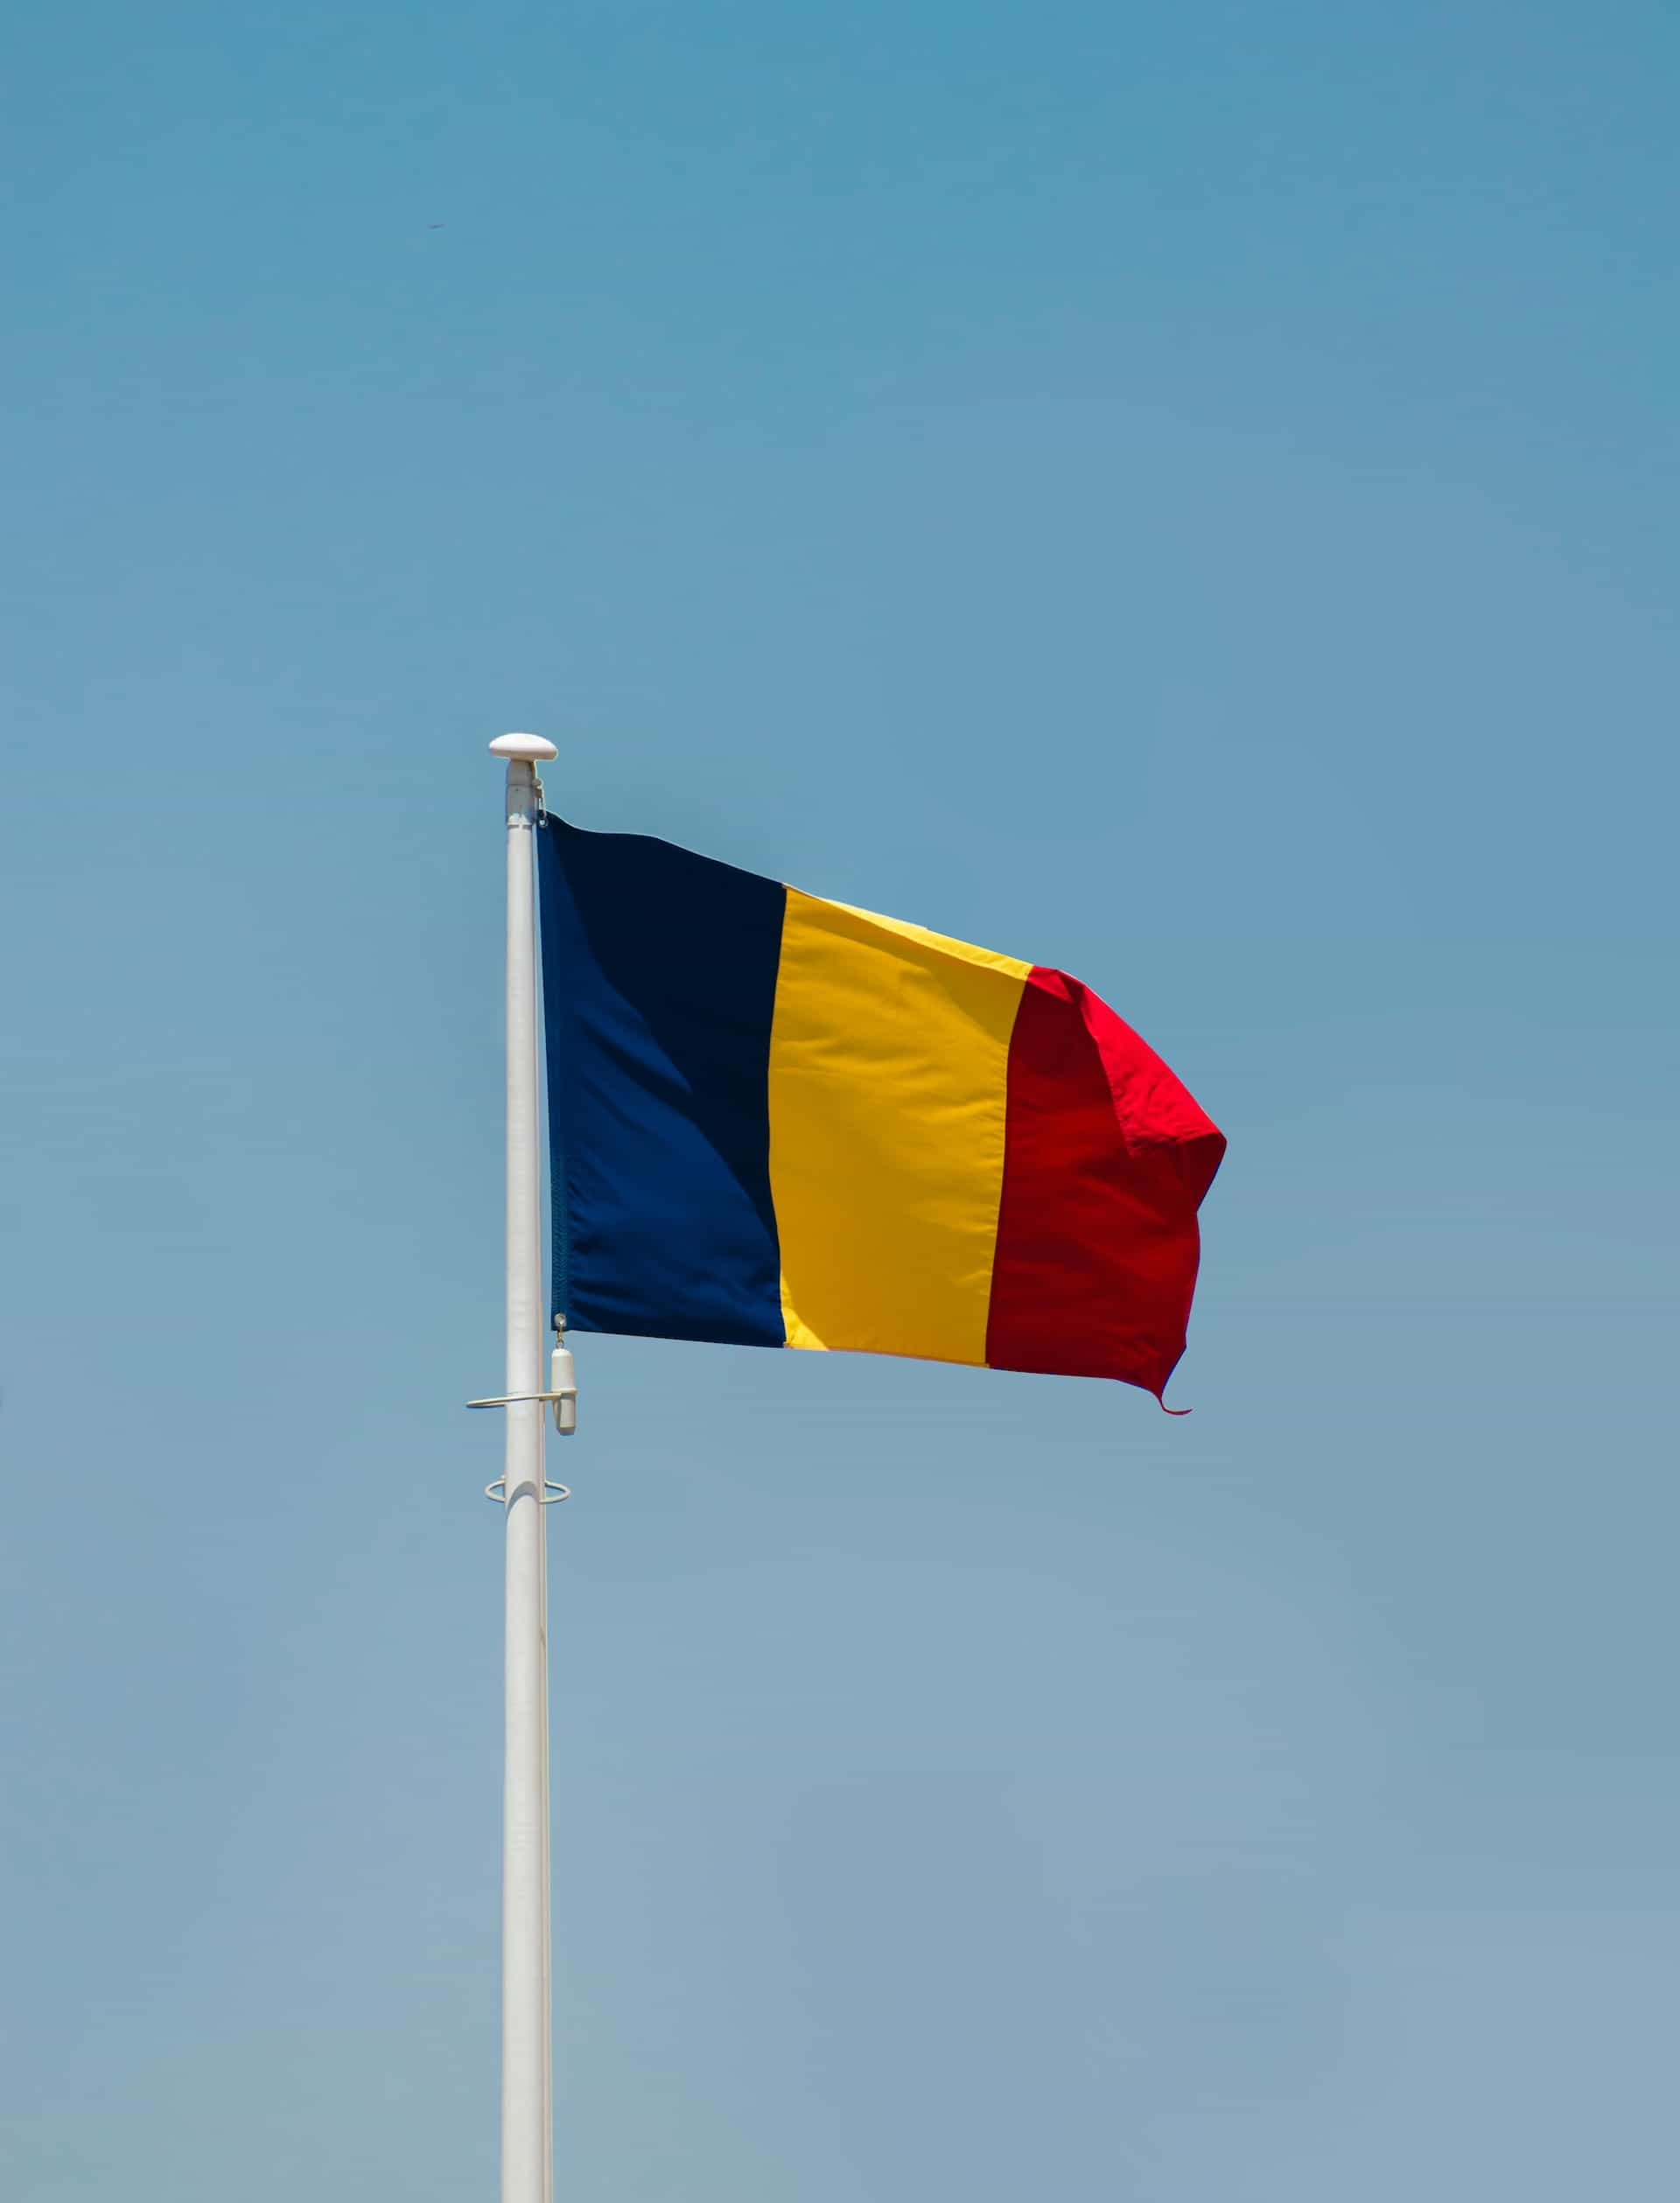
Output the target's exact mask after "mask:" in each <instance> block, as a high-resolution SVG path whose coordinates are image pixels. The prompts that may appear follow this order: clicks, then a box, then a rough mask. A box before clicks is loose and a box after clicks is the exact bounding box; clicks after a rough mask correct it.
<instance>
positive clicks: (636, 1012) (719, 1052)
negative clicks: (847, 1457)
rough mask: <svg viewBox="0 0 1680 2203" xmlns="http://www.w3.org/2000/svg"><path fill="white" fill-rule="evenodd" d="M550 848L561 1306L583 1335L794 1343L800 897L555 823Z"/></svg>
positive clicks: (548, 915) (546, 911)
mask: <svg viewBox="0 0 1680 2203" xmlns="http://www.w3.org/2000/svg"><path fill="white" fill-rule="evenodd" d="M537 850H538V861H537V878H538V891H539V895H540V899H541V909H542V993H543V1009H544V1021H545V1030H546V1038H547V1048H548V1068H549V1143H550V1155H551V1162H552V1170H551V1185H552V1187H553V1196H554V1233H555V1263H554V1276H555V1291H556V1312H561V1311H562V1310H563V1313H564V1315H565V1317H566V1319H567V1321H568V1322H569V1323H570V1324H572V1325H576V1326H577V1329H578V1330H580V1331H613V1332H632V1333H634V1334H636V1335H638V1336H641V1337H643V1338H662V1339H715V1340H718V1341H721V1342H723V1343H725V1344H729V1345H735V1346H781V1344H782V1343H783V1335H784V1334H783V1327H782V1315H781V1251H780V1248H779V1247H778V1244H777V1239H776V1216H775V1209H774V1205H773V1203H772V1201H771V1198H770V1114H769V1062H770V1023H771V1016H772V1012H773V1011H774V1005H775V995H776V972H777V967H778V964H779V962H780V960H781V923H782V913H783V910H784V908H785V906H786V903H787V891H786V889H785V888H783V887H782V886H781V884H780V883H779V882H778V881H775V880H768V879H761V878H759V877H758V875H757V874H756V873H753V872H742V871H736V870H735V868H734V867H733V866H732V865H729V864H716V863H714V862H713V861H712V860H711V858H710V857H696V856H693V855H692V854H690V851H688V850H681V849H676V848H674V847H673V846H672V844H671V843H669V842H656V841H653V840H650V839H648V838H647V837H646V836H641V835H637V834H586V833H584V832H583V831H582V830H581V829H579V828H577V827H575V826H568V825H566V824H565V823H564V822H563V821H562V820H559V819H556V818H553V817H550V818H549V820H548V822H547V823H546V824H545V825H544V826H543V828H542V830H541V832H540V833H539V835H538V837H537ZM562 1292H563V1293H564V1294H565V1295H566V1298H565V1301H564V1303H563V1304H562V1303H561V1301H560V1295H561V1294H562Z"/></svg>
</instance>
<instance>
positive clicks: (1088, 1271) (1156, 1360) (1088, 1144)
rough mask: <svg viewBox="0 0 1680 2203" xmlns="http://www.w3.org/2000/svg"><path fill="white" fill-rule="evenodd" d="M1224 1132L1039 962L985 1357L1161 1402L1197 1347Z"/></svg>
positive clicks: (1014, 1093) (1028, 1003)
mask: <svg viewBox="0 0 1680 2203" xmlns="http://www.w3.org/2000/svg"><path fill="white" fill-rule="evenodd" d="M1224 1152H1225V1136H1224V1134H1223V1133H1222V1132H1221V1131H1219V1130H1218V1129H1217V1128H1216V1127H1215V1125H1214V1124H1213V1123H1212V1122H1210V1120H1209V1119H1208V1117H1207V1116H1206V1115H1204V1114H1203V1113H1202V1111H1201V1109H1200V1108H1198V1107H1197V1105H1196V1103H1195V1101H1194V1100H1193V1099H1192V1098H1191V1096H1190V1095H1189V1094H1188V1093H1187V1090H1186V1089H1185V1088H1183V1087H1182V1086H1180V1083H1179V1081H1178V1080H1177V1079H1176V1078H1174V1077H1173V1074H1172V1072H1170V1071H1169V1070H1168V1069H1167V1067H1166V1065H1165V1064H1164V1063H1163V1062H1162V1061H1161V1060H1160V1058H1159V1056H1158V1055H1157V1054H1156V1053H1154V1051H1153V1050H1152V1049H1151V1048H1147V1047H1145V1045H1144V1043H1143V1042H1142V1041H1141V1040H1140V1039H1138V1035H1137V1034H1136V1033H1135V1032H1133V1031H1132V1030H1131V1026H1130V1025H1124V1024H1122V1022H1121V1020H1120V1019H1119V1018H1117V1017H1116V1016H1115V1014H1114V1012H1113V1011H1112V1010H1110V1008H1109V1007H1108V1005H1107V1004H1106V1003H1103V1002H1100V1001H1099V1000H1098V999H1097V997H1096V996H1095V995H1094V994H1091V993H1090V992H1089V990H1087V989H1086V988H1084V987H1082V986H1081V984H1080V983H1079V982H1078V980H1076V979H1069V978H1068V976H1067V974H1066V973H1065V972H1060V971H1050V970H1047V969H1044V968H1043V967H1042V966H1040V967H1038V968H1036V969H1034V970H1033V974H1032V976H1031V977H1030V978H1029V979H1028V981H1027V983H1026V986H1025V987H1024V988H1023V989H1022V990H1021V1006H1020V1010H1019V1014H1018V1015H1017V1018H1016V1020H1015V1030H1014V1033H1013V1036H1012V1039H1011V1041H1010V1049H1009V1108H1008V1119H1007V1129H1006V1139H1005V1153H1004V1191H1003V1199H1002V1203H1001V1206H1000V1208H999V1212H998V1248H997V1253H996V1255H995V1257H994V1260H993V1264H992V1276H991V1311H990V1316H989V1319H988V1324H987V1331H986V1360H987V1362H988V1363H989V1364H990V1365H991V1367H992V1368H994V1369H1040V1370H1045V1371H1048V1372H1052V1373H1054V1374H1061V1375H1064V1376H1077V1377H1118V1378H1121V1379H1123V1380H1124V1381H1125V1382H1126V1383H1128V1384H1135V1385H1142V1386H1143V1388H1144V1389H1145V1391H1147V1392H1152V1393H1153V1394H1154V1395H1156V1397H1157V1398H1158V1399H1159V1397H1160V1395H1161V1393H1162V1391H1163V1390H1164V1389H1165V1388H1166V1381H1167V1379H1168V1378H1169V1377H1170V1376H1171V1375H1172V1374H1173V1368H1174V1366H1175V1365H1176V1364H1177V1362H1178V1360H1179V1357H1180V1354H1182V1353H1183V1352H1184V1333H1185V1325H1186V1324H1187V1321H1188V1319H1189V1315H1190V1297H1191V1295H1192V1293H1193V1292H1194V1290H1195V1283H1196V1262H1197V1258H1198V1255H1199V1253H1200V1248H1201V1241H1200V1237H1199V1234H1198V1233H1197V1229H1196V1209H1197V1206H1198V1205H1199V1204H1200V1202H1201V1197H1202V1195H1203V1194H1204V1193H1205V1192H1207V1191H1208V1186H1209V1185H1211V1184H1212V1182H1213V1177H1214V1172H1215V1171H1216V1170H1217V1169H1218V1168H1219V1164H1220V1157H1222V1155H1223V1154H1224Z"/></svg>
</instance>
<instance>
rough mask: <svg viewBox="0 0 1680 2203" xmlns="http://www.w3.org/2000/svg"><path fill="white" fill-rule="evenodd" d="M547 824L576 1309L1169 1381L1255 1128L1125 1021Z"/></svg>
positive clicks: (746, 1337)
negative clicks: (1205, 1093) (1216, 1102)
mask: <svg viewBox="0 0 1680 2203" xmlns="http://www.w3.org/2000/svg"><path fill="white" fill-rule="evenodd" d="M537 842H538V860H539V861H538V877H539V881H540V894H541V908H542V969H543V993H544V997H545V1004H546V1018H547V1034H548V1061H549V1127H550V1140H551V1143H552V1146H553V1157H552V1160H553V1169H552V1173H551V1176H552V1185H553V1188H554V1227H555V1262H554V1280H555V1301H556V1312H557V1313H560V1314H563V1316H564V1317H565V1319H566V1321H567V1322H568V1324H570V1325H571V1326H572V1327H573V1328H574V1329H577V1330H581V1331H608V1332H634V1333H637V1334H640V1335H641V1336H644V1337H655V1338H667V1339H714V1340H718V1341H722V1342H725V1343H732V1344H735V1345H740V1346H807V1347H845V1348H851V1349H855V1350H860V1351H863V1352H865V1353H893V1354H914V1355H921V1356H925V1357H927V1358H928V1359H931V1360H938V1361H956V1362H970V1363H974V1364H977V1365H984V1366H986V1367H991V1368H995V1369H1034V1370H1043V1371H1048V1372H1055V1373H1060V1374H1066V1375H1076V1376H1092V1377H1117V1378H1120V1379H1123V1380H1124V1381H1125V1382H1127V1383H1129V1384H1136V1385H1141V1386H1143V1387H1144V1388H1145V1389H1146V1390H1147V1391H1149V1392H1152V1393H1153V1394H1154V1395H1156V1397H1157V1398H1159V1396H1160V1395H1161V1392H1162V1390H1163V1388H1165V1386H1166V1381H1167V1379H1168V1377H1169V1376H1171V1374H1172V1373H1173V1367H1174V1365H1175V1364H1176V1363H1177V1361H1178V1360H1179V1357H1180V1354H1181V1353H1183V1351H1184V1339H1185V1325H1186V1323H1187V1319H1188V1317H1189V1312H1190V1301H1191V1295H1192V1293H1193V1292H1194V1287H1195V1281H1196V1263H1197V1258H1198V1249H1199V1241H1198V1234H1197V1224H1196V1211H1197V1208H1198V1206H1199V1205H1200V1203H1201V1199H1202V1196H1203V1194H1204V1193H1206V1192H1207V1190H1208V1185H1210V1184H1211V1182H1212V1179H1213V1176H1214V1173H1215V1171H1216V1170H1217V1169H1218V1167H1219V1163H1220V1158H1221V1157H1222V1155H1223V1153H1224V1150H1225V1141H1224V1136H1223V1135H1222V1133H1220V1132H1219V1131H1218V1130H1217V1129H1215V1126H1214V1125H1213V1123H1212V1122H1210V1121H1209V1119H1208V1117H1207V1116H1206V1115H1204V1114H1203V1113H1202V1111H1201V1108H1198V1106H1197V1104H1196V1103H1195V1101H1194V1100H1193V1099H1192V1098H1191V1096H1190V1095H1189V1094H1188V1093H1187V1091H1186V1089H1185V1088H1184V1087H1183V1086H1181V1085H1180V1082H1179V1081H1178V1080H1177V1079H1176V1078H1175V1077H1174V1076H1173V1073H1172V1072H1171V1071H1169V1070H1168V1069H1167V1067H1166V1065H1165V1064H1164V1063H1163V1062H1162V1061H1161V1060H1160V1058H1159V1056H1157V1055H1155V1054H1154V1053H1152V1050H1150V1049H1149V1048H1147V1047H1146V1046H1145V1045H1144V1043H1143V1042H1142V1041H1141V1040H1140V1039H1138V1036H1137V1034H1136V1033H1135V1032H1132V1031H1131V1027H1130V1026H1129V1025H1124V1024H1123V1023H1122V1022H1121V1020H1120V1019H1119V1018H1117V1017H1116V1015H1115V1014H1114V1012H1113V1011H1111V1010H1110V1009H1109V1008H1108V1007H1107V1005H1106V1004H1103V1002H1100V1001H1099V1000H1098V999H1097V997H1096V996H1095V995H1093V994H1091V993H1090V992H1089V990H1087V989H1086V988H1084V987H1082V986H1081V984H1080V983H1079V982H1078V981H1077V980H1076V979H1070V978H1068V976H1067V975H1066V974H1065V973H1063V972H1060V971H1053V970H1049V969H1046V968H1045V967H1043V966H1041V965H1037V964H1030V963H1026V962H1022V961H1021V960H1020V959H1019V957H1014V956H1001V955H994V954H993V953H992V952H991V950H990V949H985V948H972V947H970V945H969V944H968V943H967V942H966V941H950V940H948V939H946V938H945V936H944V935H942V934H935V933H929V932H928V931H927V930H926V929H925V928H923V927H920V926H911V925H906V924H903V923H901V922H900V920H896V919H892V918H879V917H877V916H875V915H874V914H873V913H871V912H868V911H862V910H854V909H852V908H851V906H848V905H847V904H844V903H835V902H827V901H824V900H823V899H821V898H820V897H817V896H814V895H807V894H804V893H802V892H801V891H800V890H799V889H797V888H793V887H784V886H783V885H781V883H780V882H778V881H775V880H771V879H764V878H760V877H759V876H758V875H757V874H755V873H752V872H744V871H738V870H736V869H735V868H734V867H733V866H732V865H728V864H718V863H715V862H714V861H713V860H711V858H708V857H697V856H695V855H693V854H692V853H691V852H690V851H689V850H682V849H677V848H675V847H673V846H672V845H671V844H670V843H667V842H658V841H652V840H648V839H645V838H643V837H641V836H634V835H627V834H588V833H584V832H582V831H581V830H580V829H577V828H576V827H572V826H568V825H566V824H564V823H563V822H562V821H560V820H559V819H556V818H554V817H552V816H550V817H549V819H548V820H547V822H546V823H545V824H544V826H543V827H542V830H541V831H540V833H539V835H538V836H537Z"/></svg>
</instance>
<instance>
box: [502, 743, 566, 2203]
mask: <svg viewBox="0 0 1680 2203" xmlns="http://www.w3.org/2000/svg"><path fill="white" fill-rule="evenodd" d="M490 748H491V751H492V752H493V754H494V755H495V756H497V757H500V758H505V759H507V1391H508V1393H509V1395H513V1396H512V1397H510V1400H509V1402H508V1406H507V1457H506V1473H505V1479H504V1486H503V1500H504V1507H505V1513H506V1517H507V1644H506V1662H507V1745H506V1752H507V1756H506V1759H505V1762H504V1770H503V1781H502V1826H501V2203H553V2194H554V2180H553V2169H552V2165H551V2162H550V2152H551V2148H552V2142H551V2136H552V2129H553V2114H552V2096H551V2089H552V2068H553V2052H552V2046H551V2039H550V2031H551V2018H550V2011H549V1764H548V1761H549V1753H548V1659H549V1647H548V1617H547V1612H546V1580H545V1579H546V1573H547V1571H546V1569H545V1566H544V1549H545V1545H546V1538H545V1535H544V1527H543V1512H542V1491H543V1485H542V1402H541V1401H540V1400H539V1399H536V1398H534V1397H532V1396H531V1395H535V1394H540V1393H541V1392H542V1344H543V1332H544V1325H543V1309H542V1157H541V1156H540V1154H539V1151H538V1144H537V1132H538V1127H537V1069H536V1065H537V1036H536V945H535V863H536V850H535V833H536V812H537V796H536V766H537V765H538V763H539V762H541V761H542V760H544V759H549V758H552V757H554V756H555V755H556V750H555V746H554V745H553V743H551V742H545V741H543V740H542V738H541V737H540V736H537V735H534V734H504V735H500V736H498V738H496V740H495V741H493V743H492V744H491V745H490ZM520 1395H522V1396H520Z"/></svg>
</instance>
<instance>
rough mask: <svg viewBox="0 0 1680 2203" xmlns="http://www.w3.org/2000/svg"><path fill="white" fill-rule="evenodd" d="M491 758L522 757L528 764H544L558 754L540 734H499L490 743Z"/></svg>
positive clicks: (550, 743)
mask: <svg viewBox="0 0 1680 2203" xmlns="http://www.w3.org/2000/svg"><path fill="white" fill-rule="evenodd" d="M490 754H491V756H492V757H493V758H523V759H524V760H525V762H526V763H527V764H528V765H546V764H547V763H548V761H549V759H550V758H557V757H558V756H559V754H560V752H559V751H558V750H556V748H555V746H554V745H553V743H552V742H549V741H545V740H544V739H543V738H542V736H541V735H540V734H499V735H498V736H497V737H496V738H495V740H494V741H493V743H492V744H491V745H490Z"/></svg>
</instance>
